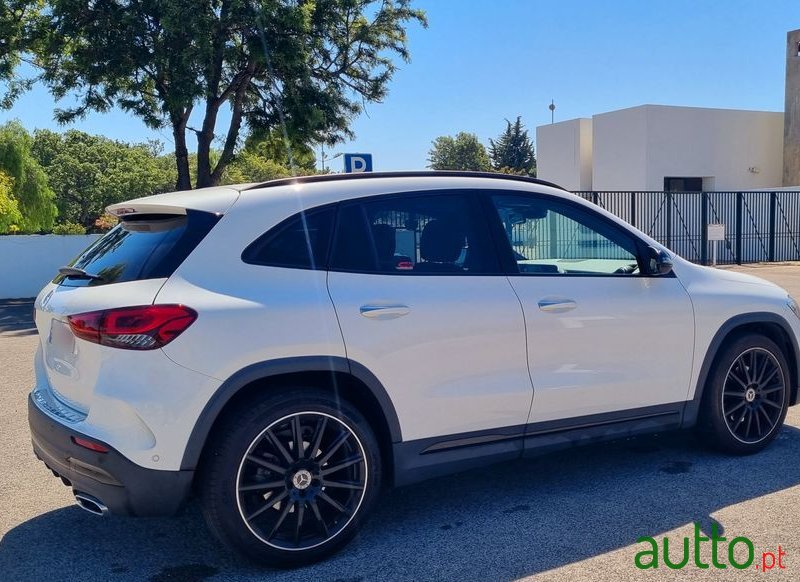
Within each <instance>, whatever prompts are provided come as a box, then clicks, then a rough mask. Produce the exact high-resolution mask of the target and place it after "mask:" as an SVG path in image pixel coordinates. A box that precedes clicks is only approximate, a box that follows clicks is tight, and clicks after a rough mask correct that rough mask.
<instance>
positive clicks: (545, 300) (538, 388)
mask: <svg viewBox="0 0 800 582" xmlns="http://www.w3.org/2000/svg"><path fill="white" fill-rule="evenodd" d="M491 198H492V201H493V205H492V206H493V207H494V208H495V209H496V210H497V212H498V215H499V219H500V224H502V228H503V230H504V231H505V233H506V236H505V237H501V238H503V239H505V240H507V241H508V243H510V244H509V246H510V248H508V249H507V251H508V254H509V256H511V257H513V259H512V261H509V264H510V265H511V267H510V268H511V270H512V271H513V273H512V274H511V275H510V280H511V283H512V285H513V286H514V289H515V290H516V292H517V295H518V296H519V298H520V300H521V302H522V305H523V309H524V311H525V320H526V322H527V332H528V336H527V337H528V357H529V362H530V369H531V377H532V379H533V386H534V399H533V406H532V408H531V416H530V423H533V425H534V428H535V423H539V422H544V421H553V420H562V419H571V418H573V419H574V418H577V417H584V416H589V415H596V414H603V413H614V412H620V411H632V410H634V409H642V408H645V407H653V406H658V405H666V404H672V403H680V402H683V401H684V400H685V399H686V395H687V391H688V386H689V378H690V375H691V369H692V354H693V338H694V316H693V311H692V305H691V301H690V299H689V296H688V294H687V292H686V290H685V289H684V288H683V286H682V285H681V283H680V281H679V280H678V279H677V278H676V277H675V276H674V275H673V276H670V275H668V276H655V275H649V274H647V273H642V272H641V269H640V266H641V265H640V263H641V260H640V256H641V254H642V244H643V243H641V242H640V241H638V240H637V239H636V237H634V235H633V234H631V233H630V232H628V231H627V230H625V229H623V228H620V227H619V226H618V225H616V224H614V223H613V222H612V221H610V220H608V219H607V218H606V217H604V216H602V215H600V214H599V213H597V212H594V211H593V210H592V209H591V208H587V207H585V206H583V205H580V204H579V203H577V202H576V203H572V202H566V201H562V200H560V199H557V198H555V197H549V196H546V195H530V196H529V195H518V194H497V195H491ZM497 218H498V217H495V221H497ZM498 231H499V229H498Z"/></svg>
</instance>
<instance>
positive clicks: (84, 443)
mask: <svg viewBox="0 0 800 582" xmlns="http://www.w3.org/2000/svg"><path fill="white" fill-rule="evenodd" d="M72 442H73V443H75V444H76V445H78V446H79V447H83V448H84V449H89V450H90V451H94V452H96V453H107V452H108V451H109V450H110V449H109V448H108V447H104V446H103V445H101V444H100V443H96V442H93V441H90V440H87V439H83V438H81V437H76V436H74V437H72Z"/></svg>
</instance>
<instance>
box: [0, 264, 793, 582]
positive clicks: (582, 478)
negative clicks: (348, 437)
mask: <svg viewBox="0 0 800 582" xmlns="http://www.w3.org/2000/svg"><path fill="white" fill-rule="evenodd" d="M741 269H742V270H744V271H746V272H752V273H755V274H757V275H760V276H763V277H765V278H768V279H772V280H775V281H776V282H778V283H780V284H782V285H784V286H786V287H787V288H789V289H790V290H791V291H793V292H794V293H795V294H796V296H798V297H800V266H797V265H783V266H770V267H764V266H755V267H743V268H741ZM29 318H30V305H29V304H26V303H24V302H18V303H13V304H9V303H5V304H3V303H0V380H1V384H0V386H1V388H0V410H2V411H3V413H4V418H3V421H2V428H0V451H2V458H3V461H4V462H3V466H2V470H0V535H2V539H0V579H2V580H13V581H15V582H22V581H27V580H42V579H59V580H81V581H92V580H112V581H117V580H119V581H127V580H151V581H156V582H160V581H168V580H180V581H200V580H213V581H217V580H292V581H297V580H319V581H334V580H339V581H361V580H514V579H526V580H587V581H593V580H597V581H609V580H634V579H640V578H647V579H656V580H661V579H664V580H672V579H674V578H675V577H676V576H680V577H681V578H683V579H689V580H705V579H716V578H718V577H720V576H726V577H729V578H735V579H760V578H764V579H768V578H769V579H772V578H776V579H777V578H780V579H782V580H800V407H797V408H794V409H791V410H790V412H789V416H788V418H787V426H786V427H785V428H784V429H783V431H782V432H781V434H780V435H779V437H778V439H777V441H776V442H775V443H773V445H772V446H771V447H769V448H768V449H767V450H766V451H765V452H763V453H761V454H758V455H755V456H751V457H745V458H734V457H727V456H722V455H719V454H717V453H715V452H712V451H709V450H707V449H705V448H704V447H703V446H702V444H701V443H698V442H697V441H696V440H695V438H694V437H693V436H692V435H690V434H673V435H663V436H655V437H648V438H640V439H633V440H628V441H623V442H618V443H612V444H606V445H601V446H594V447H591V448H585V449H581V450H576V451H574V452H569V454H565V453H561V454H556V455H551V456H548V457H542V458H539V459H536V460H532V461H519V462H513V463H508V464H504V465H496V466H493V467H490V468H487V469H484V470H478V471H472V472H468V473H463V474H459V475H455V476H451V477H445V478H441V479H437V480H434V481H430V482H427V483H423V484H420V485H416V486H413V487H408V488H404V489H400V490H396V491H394V492H391V493H389V494H388V495H386V496H385V497H384V498H383V500H382V505H381V507H380V508H379V509H378V510H377V511H376V512H375V514H374V515H373V518H372V519H371V520H370V522H369V523H368V524H367V526H366V528H365V529H364V530H363V532H362V534H361V535H360V537H359V538H358V539H357V540H356V541H355V542H354V543H353V544H351V545H350V546H349V547H348V548H347V549H346V550H345V551H344V552H342V553H341V554H339V555H337V556H335V557H333V558H332V559H330V560H328V561H326V562H323V563H321V564H317V565H314V566H310V567H307V568H303V569H300V570H295V571H271V570H264V569H260V568H257V567H254V566H252V565H250V564H248V563H245V562H242V561H241V560H239V559H237V558H235V557H233V556H231V555H229V554H228V553H227V552H226V551H225V550H224V549H222V548H220V547H219V546H218V545H217V544H216V543H215V542H214V541H213V540H212V539H211V538H210V536H209V535H208V534H207V533H206V530H205V527H204V524H203V522H202V519H201V517H200V515H199V512H198V510H197V508H196V507H195V506H193V505H192V506H190V507H189V508H188V509H187V511H186V512H185V513H184V514H183V515H182V516H180V517H177V518H172V519H126V518H113V517H112V518H108V519H101V518H97V517H94V516H92V515H90V514H88V513H86V512H84V511H82V510H80V509H78V508H77V507H76V506H75V505H74V504H73V502H72V497H71V495H70V490H69V489H68V488H67V487H65V486H63V485H62V484H61V482H60V481H59V480H57V479H55V478H54V477H53V476H52V475H51V474H50V473H49V472H48V471H47V470H46V469H45V467H44V466H43V465H42V464H41V463H40V462H39V461H37V460H36V459H35V458H34V456H33V453H32V452H31V448H30V441H29V437H28V432H27V423H26V395H27V392H28V390H29V388H30V386H31V384H32V382H33V370H32V365H31V359H32V355H33V352H34V350H35V346H36V343H37V341H38V338H37V336H36V334H35V330H34V329H33V328H32V325H31V324H30V322H29V321H30V319H29ZM693 522H699V523H700V524H701V531H703V532H705V533H706V534H710V533H711V530H712V526H713V525H714V524H718V527H719V530H720V531H721V532H724V533H723V534H722V535H725V536H726V537H727V538H728V540H729V541H730V539H731V538H734V537H737V536H746V537H747V538H749V539H750V540H751V541H752V543H753V545H754V547H755V552H756V556H757V559H756V561H757V562H758V563H760V562H761V553H762V552H764V551H772V552H775V553H776V554H777V551H778V546H779V545H780V546H781V548H782V549H783V551H785V552H786V555H785V556H784V557H783V564H784V566H785V569H783V570H779V569H778V568H776V569H775V570H773V571H770V572H768V573H761V572H758V571H756V570H755V563H754V565H753V566H752V567H751V568H748V569H747V570H741V571H740V570H733V569H732V568H731V567H730V566H729V567H728V568H727V569H726V570H724V571H720V570H717V569H715V568H713V567H711V568H709V569H700V568H698V567H696V566H694V565H692V564H691V563H690V565H687V566H686V567H685V568H684V569H683V571H682V572H680V573H677V572H675V571H674V570H669V569H667V568H666V567H665V566H664V564H663V562H660V564H659V568H658V569H656V570H648V571H647V572H643V571H641V570H639V569H637V568H636V567H635V565H634V556H635V555H636V553H637V552H638V551H641V550H643V549H645V546H644V545H643V544H637V543H636V540H637V539H638V538H639V537H641V536H652V537H654V538H656V539H658V540H659V542H660V543H663V542H661V540H662V539H663V537H664V536H668V537H669V538H670V541H671V544H672V545H671V547H672V548H673V550H672V552H675V553H674V554H673V553H672V552H671V557H672V558H673V561H676V560H677V559H678V558H679V557H680V555H679V552H680V549H681V544H682V539H683V537H685V536H688V537H691V536H693V527H694V526H693V525H692V524H693ZM709 546H710V544H708V543H706V544H704V546H703V548H704V549H703V551H702V552H701V554H702V556H703V560H704V562H708V561H709V560H710V558H711V556H710V549H709ZM721 547H722V548H723V550H722V552H721V554H722V555H723V556H725V554H726V552H725V548H726V545H722V546H721ZM742 549H743V546H742V545H741V544H740V545H739V546H737V551H736V553H735V554H734V557H735V558H736V559H737V560H742V559H743V555H744V554H743V553H742V552H741V551H740V550H742ZM722 561H723V562H726V563H727V562H728V559H727V557H726V556H725V557H724V558H723V559H722Z"/></svg>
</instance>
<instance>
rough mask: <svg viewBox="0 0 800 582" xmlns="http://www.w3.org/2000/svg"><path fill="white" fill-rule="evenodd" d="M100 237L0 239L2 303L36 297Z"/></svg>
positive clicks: (5, 237)
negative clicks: (3, 301)
mask: <svg viewBox="0 0 800 582" xmlns="http://www.w3.org/2000/svg"><path fill="white" fill-rule="evenodd" d="M100 236H101V235H99V234H83V235H56V234H47V235H13V236H0V299H16V298H20V297H35V296H36V295H38V293H39V291H40V290H41V289H42V287H44V286H45V284H46V283H47V282H48V281H50V280H51V279H52V278H53V277H55V275H56V273H57V272H58V268H59V267H63V266H64V265H66V264H67V263H69V262H70V261H71V260H72V259H74V258H75V257H76V256H77V255H78V254H79V253H80V252H81V251H82V250H83V249H85V248H86V247H88V246H89V245H90V244H91V243H93V242H94V241H95V240H97V239H98V238H99V237H100Z"/></svg>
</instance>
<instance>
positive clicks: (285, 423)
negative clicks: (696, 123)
mask: <svg viewBox="0 0 800 582" xmlns="http://www.w3.org/2000/svg"><path fill="white" fill-rule="evenodd" d="M109 211H110V212H112V213H114V214H115V215H116V216H118V217H119V218H120V223H119V225H118V226H116V227H115V228H114V229H112V230H111V231H110V232H109V233H108V234H107V235H105V236H104V237H102V238H101V239H99V240H98V241H97V242H95V243H94V244H93V245H92V246H91V247H89V248H88V249H87V250H86V251H84V252H83V253H82V254H81V255H80V256H79V257H78V258H76V259H75V260H74V261H73V262H72V263H71V264H70V265H69V266H68V267H65V268H63V269H61V272H60V274H59V275H58V276H57V277H56V278H55V279H54V280H53V282H52V283H50V284H49V285H47V287H45V288H44V289H43V290H42V292H41V294H40V295H39V297H38V298H37V300H36V325H37V327H38V330H39V335H40V338H41V345H40V349H39V350H38V353H37V355H36V386H35V388H34V389H33V392H32V394H31V397H30V403H29V416H30V425H31V432H32V437H33V446H34V450H35V452H36V454H37V456H38V457H39V458H40V459H42V460H43V461H44V463H45V464H46V465H47V466H48V467H49V468H50V469H51V470H52V471H53V472H54V473H55V474H56V475H58V476H59V477H61V478H62V479H63V480H64V482H65V483H66V484H67V485H70V486H71V487H72V488H73V489H74V491H75V495H76V498H77V500H78V503H79V504H81V506H82V507H84V508H85V509H88V510H90V511H93V512H95V513H100V514H105V513H106V512H107V511H111V512H112V513H122V514H132V515H163V514H171V513H174V512H175V511H177V510H178V509H179V508H180V506H181V505H182V504H183V502H184V501H185V500H186V499H187V498H188V497H189V496H190V495H191V493H192V492H196V493H197V494H198V496H199V498H200V501H201V504H202V507H203V511H204V514H205V517H206V519H207V521H208V524H209V526H210V528H211V530H212V531H213V532H214V533H215V534H216V535H217V536H218V537H219V538H221V539H222V540H223V541H224V542H226V543H227V544H228V545H230V546H232V547H234V548H236V549H237V550H240V551H241V552H243V553H245V554H246V555H248V556H251V557H254V558H256V559H260V560H262V561H265V562H267V563H270V564H283V565H292V564H298V563H307V562H310V561H313V560H316V559H319V558H321V557H323V556H325V555H327V554H330V553H331V552H333V551H335V550H336V549H338V548H340V547H341V546H343V545H344V544H345V543H347V541H348V540H350V539H351V538H352V537H353V536H354V535H355V533H356V531H357V530H358V528H359V526H360V525H361V524H362V523H363V521H364V518H365V516H366V515H367V513H368V511H369V509H370V507H371V506H372V504H373V503H374V502H375V500H376V497H377V495H378V493H379V491H380V490H381V488H383V487H384V486H397V485H404V484H408V483H412V482H416V481H420V480H422V479H427V478H429V477H433V476H437V475H442V474H445V473H451V472H454V471H461V470H464V469H467V468H470V467H476V466H481V465H486V464H488V463H492V462H496V461H501V460H506V459H515V458H519V457H521V456H528V455H534V454H539V453H541V452H543V451H550V450H555V449H559V448H566V447H571V446H574V445H578V444H582V443H588V442H595V441H599V440H608V439H616V438H620V437H627V436H630V435H635V434H640V433H646V432H654V431H664V430H667V429H678V428H687V427H693V426H697V427H698V428H699V429H701V431H702V432H703V433H704V434H705V435H706V438H707V440H708V441H709V442H711V443H713V444H715V445H717V446H718V447H720V448H722V449H723V450H726V451H729V452H732V453H751V452H755V451H758V450H759V449H761V448H763V447H764V446H766V445H767V443H769V442H770V441H771V440H772V439H773V438H774V437H775V435H776V434H777V432H778V431H779V430H780V427H781V425H782V423H783V421H784V418H785V416H786V411H787V407H788V406H789V405H791V404H796V403H797V401H798V389H797V387H798V335H799V334H800V319H798V308H797V305H796V304H795V303H794V301H793V300H792V299H791V298H790V297H789V296H788V295H787V293H786V292H785V291H784V290H782V289H780V288H779V287H777V286H775V285H772V284H771V283H768V282H766V281H762V280H760V279H757V278H754V277H748V276H745V275H740V274H736V273H733V272H729V271H721V270H714V269H709V268H706V267H701V266H697V265H694V264H691V263H689V262H687V261H685V260H682V259H680V258H679V257H677V256H674V255H673V254H671V253H670V252H669V251H667V250H666V249H665V248H664V247H662V246H661V245H659V244H658V243H657V242H656V241H654V240H652V239H650V238H648V237H647V236H646V235H644V234H643V233H641V232H639V231H638V230H636V229H635V228H633V227H631V226H630V225H628V224H626V223H624V222H623V221H621V220H619V219H618V218H616V217H614V216H613V215H611V214H609V213H608V212H605V211H604V210H602V209H600V208H598V207H596V206H593V205H591V204H589V203H587V202H585V201H584V200H582V199H580V198H578V197H576V196H573V195H572V194H569V193H567V192H565V191H564V190H562V189H560V188H558V187H556V186H553V185H552V184H547V183H545V182H541V181H537V180H532V179H523V178H517V177H511V176H500V175H491V174H468V173H430V172H416V173H398V174H361V175H349V176H315V177H308V178H298V179H289V180H279V181H274V182H268V183H266V184H261V185H245V186H236V187H220V188H212V189H207V190H202V191H193V192H179V193H174V194H164V195H159V196H153V197H149V198H142V199H138V200H132V201H130V202H125V203H122V204H116V205H113V206H111V207H109Z"/></svg>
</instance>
